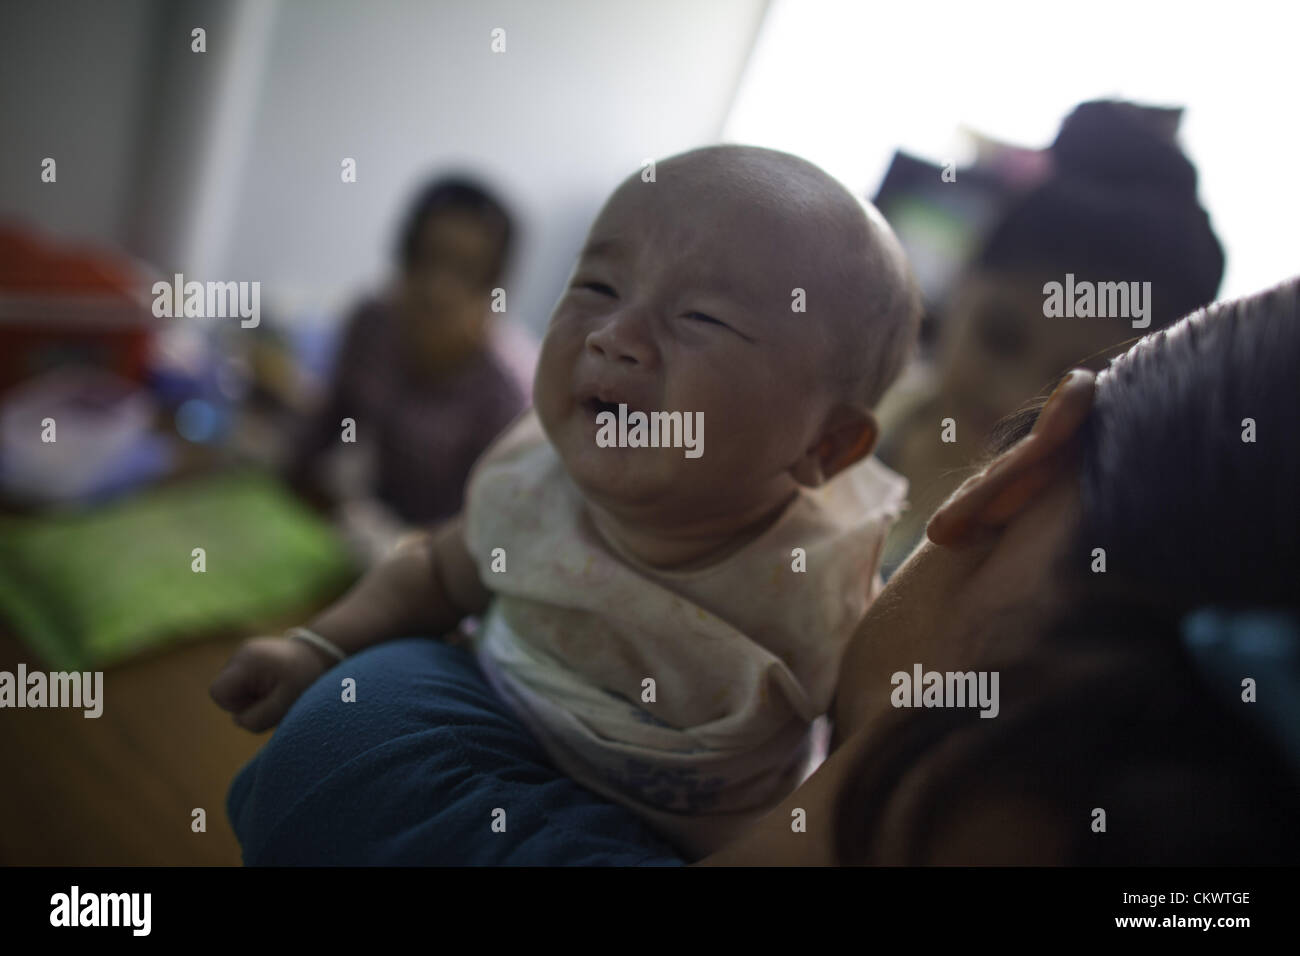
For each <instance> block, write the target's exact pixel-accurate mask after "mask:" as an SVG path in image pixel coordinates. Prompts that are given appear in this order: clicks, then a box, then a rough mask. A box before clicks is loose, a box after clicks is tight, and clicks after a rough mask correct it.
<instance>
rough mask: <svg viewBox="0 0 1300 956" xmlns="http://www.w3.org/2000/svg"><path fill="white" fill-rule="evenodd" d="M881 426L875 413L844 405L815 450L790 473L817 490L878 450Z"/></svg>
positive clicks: (834, 415)
mask: <svg viewBox="0 0 1300 956" xmlns="http://www.w3.org/2000/svg"><path fill="white" fill-rule="evenodd" d="M879 436H880V426H879V425H877V424H876V416H874V415H872V414H871V412H868V411H864V410H862V409H858V408H851V407H849V406H847V405H840V406H837V407H836V408H835V410H834V411H832V412H831V414H830V416H829V417H828V418H827V421H826V425H825V427H823V428H822V431H821V434H820V435H818V436H817V440H816V441H815V442H814V443H813V445H812V447H811V448H809V449H808V450H807V451H806V452H804V454H803V456H802V457H801V458H800V459H799V460H798V461H797V462H795V464H794V466H793V467H792V468H791V469H790V474H791V475H792V476H793V477H794V480H795V481H797V482H799V484H801V485H803V486H805V487H807V488H816V487H818V486H819V485H822V484H825V483H826V482H827V481H830V480H831V479H832V478H834V477H835V476H836V475H837V474H839V473H840V472H841V471H843V470H844V469H845V468H848V467H849V466H850V465H853V464H856V463H857V462H859V461H861V460H862V459H863V458H866V457H867V456H868V455H870V454H871V453H872V451H874V450H875V447H876V439H877V438H879Z"/></svg>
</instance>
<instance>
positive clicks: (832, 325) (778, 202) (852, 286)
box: [615, 145, 921, 409]
mask: <svg viewBox="0 0 1300 956" xmlns="http://www.w3.org/2000/svg"><path fill="white" fill-rule="evenodd" d="M656 183H657V185H659V186H663V187H666V189H668V190H673V191H676V192H677V193H678V194H679V196H680V198H681V199H682V201H683V204H684V206H685V208H687V209H688V210H692V211H694V212H695V213H696V214H702V213H703V212H704V210H705V209H707V208H718V209H721V210H723V215H725V217H726V219H725V222H724V225H726V226H727V227H728V228H729V229H731V230H735V231H744V232H745V233H746V236H747V238H748V239H750V240H754V239H757V240H759V242H760V248H761V247H762V245H766V247H767V248H766V249H763V250H762V251H765V252H766V253H768V254H769V255H770V256H771V257H772V258H773V259H774V260H776V261H779V262H781V263H782V264H783V265H785V266H788V269H785V270H783V271H785V272H787V274H788V275H789V277H790V278H791V281H792V283H793V286H792V288H791V289H788V290H785V291H784V292H783V295H784V298H785V302H786V306H787V308H790V309H791V311H792V312H793V313H794V315H795V316H796V317H798V316H799V315H800V313H799V312H798V311H796V310H797V309H798V308H799V303H798V299H797V297H796V295H795V293H794V289H802V290H804V296H803V300H804V301H803V308H804V309H805V310H806V311H805V312H803V313H802V314H803V316H804V317H806V318H808V319H809V321H808V322H806V323H805V326H806V330H807V334H808V335H809V336H811V337H812V338H813V340H814V342H815V344H816V345H817V346H818V348H819V349H820V350H821V351H820V354H821V363H822V369H823V377H824V380H825V381H826V383H827V385H828V387H829V388H830V390H831V391H832V393H833V394H834V395H835V397H837V398H838V399H839V400H842V401H844V402H846V403H848V404H851V405H854V406H855V407H860V408H865V409H870V408H873V407H874V406H875V405H876V404H877V403H878V402H879V400H880V398H881V396H882V395H883V394H884V392H885V391H886V389H888V388H889V386H890V385H891V384H892V383H893V382H894V380H895V379H896V378H897V377H898V375H899V374H900V373H901V371H902V369H903V367H904V365H905V364H906V363H907V360H908V358H909V357H910V355H911V352H912V349H913V347H914V345H915V342H916V337H917V331H918V328H919V326H920V319H921V297H920V292H919V289H918V287H917V285H916V281H915V279H914V277H913V275H912V271H911V268H910V266H909V265H908V262H907V258H906V256H905V254H904V253H903V249H902V247H901V245H900V244H899V242H898V239H897V238H896V237H895V236H894V233H893V230H891V229H890V228H889V225H888V223H886V222H885V220H884V218H883V217H882V216H881V215H880V213H879V212H878V211H877V210H876V209H875V207H874V206H872V205H871V204H870V203H867V202H864V201H862V200H860V199H858V198H857V197H855V196H854V195H853V194H852V193H850V192H849V191H848V190H847V189H845V188H844V186H843V185H842V184H841V183H840V182H839V181H838V180H836V179H834V178H833V177H831V176H830V175H828V174H827V173H826V172H825V171H824V170H822V169H821V168H820V167H818V166H815V165H814V164H812V163H810V162H808V161H807V160H805V159H801V158H799V157H798V156H795V155H792V154H790V153H784V152H780V151H778V150H772V149H763V148H759V147H755V146H732V145H723V146H706V147H702V148H700V149H695V150H691V151H689V152H686V153H681V154H679V155H677V156H673V157H671V158H669V159H667V160H664V161H662V162H661V163H659V164H658V169H657V171H656ZM638 187H640V188H642V189H644V185H643V184H642V181H641V177H640V176H634V177H632V178H630V179H629V180H628V181H627V182H626V183H624V185H623V186H622V187H620V190H619V191H620V192H622V191H623V190H626V189H636V188H638ZM615 195H617V193H616V194H615ZM737 210H744V212H743V213H739V214H738V213H737ZM715 239H717V240H719V241H726V239H727V237H726V235H718V236H715Z"/></svg>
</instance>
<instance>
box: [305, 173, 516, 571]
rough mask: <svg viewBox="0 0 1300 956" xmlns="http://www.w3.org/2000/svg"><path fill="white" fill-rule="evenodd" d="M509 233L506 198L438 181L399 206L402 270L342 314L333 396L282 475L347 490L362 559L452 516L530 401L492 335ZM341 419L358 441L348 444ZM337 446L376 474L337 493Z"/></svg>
mask: <svg viewBox="0 0 1300 956" xmlns="http://www.w3.org/2000/svg"><path fill="white" fill-rule="evenodd" d="M512 232H513V227H512V223H511V219H510V216H509V214H508V213H507V212H506V210H505V208H504V207H503V206H502V205H501V204H500V203H499V202H498V201H497V200H496V199H494V198H493V197H492V196H490V195H489V194H488V193H487V192H486V191H484V190H483V189H482V188H481V187H480V186H478V185H476V184H475V183H473V182H471V181H468V180H464V179H451V178H449V179H439V180H436V181H435V182H433V183H431V184H430V185H428V186H427V187H425V189H424V190H423V191H422V192H421V193H420V195H419V196H418V197H417V198H416V200H415V202H414V204H413V205H412V207H411V210H410V212H409V213H408V214H407V218H406V221H405V224H404V225H403V228H402V231H401V233H400V236H399V239H398V244H397V250H396V251H397V259H398V265H399V266H400V270H401V271H400V275H399V276H398V277H397V279H396V281H395V282H394V283H393V285H392V287H391V288H390V290H389V291H388V292H387V293H386V294H384V295H382V296H380V297H377V298H372V299H368V300H366V301H364V302H362V303H361V304H360V305H359V306H358V307H357V308H356V310H355V311H354V312H353V313H352V315H351V316H350V317H349V319H348V320H347V323H346V325H345V327H344V331H343V333H342V339H341V344H340V347H339V350H338V353H337V354H338V359H337V361H336V364H335V371H334V374H333V381H332V382H331V385H330V389H329V394H328V397H327V399H326V401H325V402H324V404H323V405H322V406H321V407H320V409H319V410H318V412H317V413H316V414H315V415H313V416H312V417H311V419H310V421H309V422H307V423H306V425H305V427H304V428H303V430H302V432H301V434H300V435H299V436H298V439H297V441H296V444H295V447H294V450H293V452H292V455H291V457H290V461H289V465H288V475H287V477H288V479H289V481H290V483H291V484H293V485H294V486H295V487H296V488H298V489H299V490H300V491H301V492H303V493H305V494H307V495H308V496H310V497H315V498H317V499H320V498H324V499H326V500H330V499H338V498H340V497H342V498H344V499H345V500H344V501H343V506H344V512H343V519H344V524H345V527H348V528H349V530H350V532H351V533H352V536H353V537H354V541H355V543H356V544H357V545H358V546H359V547H360V548H361V549H362V550H363V552H366V553H367V556H369V557H372V558H377V557H380V556H382V554H383V552H384V551H385V550H386V549H387V546H388V545H389V544H391V543H392V541H394V540H395V539H396V538H397V537H398V536H400V534H401V533H402V532H403V531H405V530H406V529H407V528H408V527H409V526H418V525H428V524H433V523H436V522H438V521H440V520H442V519H444V518H446V517H448V516H449V515H452V514H455V513H457V512H458V511H459V510H460V508H461V504H462V502H461V494H462V490H463V488H464V485H465V478H466V476H467V475H468V474H469V470H470V468H471V467H472V466H473V464H474V462H475V461H476V460H477V459H478V457H479V455H480V454H481V453H482V451H483V450H484V449H485V448H486V447H487V446H488V444H490V443H491V441H492V439H493V438H495V437H496V435H497V433H498V432H500V431H501V430H502V429H503V428H504V427H505V426H506V425H507V424H508V423H509V422H510V421H511V420H512V419H514V418H515V416H517V415H518V414H519V413H520V412H521V411H522V410H523V409H524V408H525V407H526V406H527V404H528V399H527V391H526V389H525V387H524V383H522V382H521V381H520V380H519V377H518V376H517V375H514V374H512V372H511V371H510V369H509V367H508V366H507V364H506V363H505V361H503V359H502V358H501V357H500V356H499V355H498V354H497V353H496V352H495V350H494V349H493V347H492V345H491V344H490V334H491V331H492V329H491V324H490V319H491V315H490V313H491V303H492V295H493V289H494V288H496V287H497V286H498V285H499V283H500V281H501V278H502V276H503V275H504V273H505V269H506V265H507V262H508V258H509V254H510V248H511V236H512ZM347 418H350V419H352V420H353V421H354V422H355V423H356V424H355V436H354V437H355V441H354V442H346V441H345V433H344V425H343V420H344V419H347ZM331 450H332V451H336V452H343V451H350V452H353V453H354V461H360V462H361V463H362V464H363V467H364V466H368V467H369V468H370V469H371V470H372V471H371V473H370V474H365V473H364V472H363V473H362V474H361V475H360V476H354V479H353V482H352V484H353V487H351V488H344V489H341V490H340V489H338V488H333V489H331V488H330V487H329V482H328V481H326V480H325V474H324V472H325V469H324V467H323V465H324V461H325V459H326V455H325V453H326V452H328V451H331ZM357 453H359V454H357Z"/></svg>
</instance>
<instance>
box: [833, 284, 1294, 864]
mask: <svg viewBox="0 0 1300 956" xmlns="http://www.w3.org/2000/svg"><path fill="white" fill-rule="evenodd" d="M1297 364H1300V280H1291V281H1289V282H1287V283H1284V284H1282V285H1279V286H1277V287H1275V288H1273V289H1270V290H1268V291H1266V292H1263V293H1260V294H1258V295H1254V296H1250V297H1248V298H1244V299H1239V300H1235V301H1230V302H1225V303H1218V304H1215V305H1213V306H1210V307H1209V308H1208V309H1205V310H1203V311H1201V312H1199V313H1197V314H1194V315H1192V316H1189V317H1188V318H1186V319H1184V320H1183V321H1181V322H1179V323H1177V324H1176V325H1174V326H1172V327H1170V328H1168V329H1165V330H1162V331H1160V332H1157V333H1155V334H1153V335H1151V336H1148V337H1147V338H1146V339H1144V340H1143V341H1142V342H1141V343H1139V344H1138V345H1137V346H1136V347H1134V348H1133V349H1132V350H1130V351H1129V352H1128V353H1127V354H1125V355H1123V356H1121V357H1120V358H1118V359H1116V360H1115V361H1114V362H1113V363H1112V364H1111V366H1110V367H1109V369H1108V370H1107V372H1106V373H1104V374H1103V376H1101V377H1100V378H1099V380H1098V384H1097V393H1096V397H1095V401H1094V405H1093V409H1092V411H1091V413H1090V416H1089V419H1088V421H1087V422H1086V423H1085V425H1084V426H1083V428H1082V430H1081V432H1080V435H1079V443H1080V459H1079V461H1080V469H1079V482H1080V495H1081V502H1080V503H1081V510H1082V518H1081V523H1080V527H1079V529H1078V534H1077V538H1076V541H1075V544H1074V547H1073V548H1072V551H1071V553H1070V555H1069V556H1068V565H1069V567H1068V570H1065V571H1063V572H1062V573H1064V574H1069V575H1072V576H1073V577H1074V580H1075V581H1076V582H1077V583H1078V585H1079V586H1080V588H1081V593H1083V594H1085V595H1086V597H1085V598H1084V599H1083V600H1082V601H1081V602H1080V606H1078V607H1075V608H1068V609H1062V612H1063V613H1062V615H1061V620H1060V623H1059V624H1058V625H1057V626H1056V627H1055V628H1053V629H1051V631H1050V633H1048V634H1046V635H1044V636H1043V637H1042V638H1041V639H1040V640H1038V641H1034V642H1031V643H1030V644H1029V645H1027V646H1028V647H1030V650H1029V651H1028V653H1027V654H1025V655H1022V656H1019V657H1015V656H1011V657H1009V658H1008V664H1007V666H1005V667H1001V668H999V667H997V662H992V663H990V664H989V665H988V666H989V667H990V669H997V670H999V672H1000V675H1001V688H1000V691H1001V692H1000V697H1001V702H1002V708H1001V713H1000V714H999V716H998V717H997V718H995V719H992V720H981V719H978V717H977V716H976V715H975V714H974V713H973V712H972V711H970V710H960V709H946V710H945V709H935V710H916V711H911V710H899V711H896V712H894V713H893V714H890V715H888V716H887V718H886V720H884V721H882V722H881V723H882V726H881V727H879V728H877V729H875V730H874V731H873V732H875V733H878V735H879V737H878V740H877V741H876V744H875V746H873V747H872V748H871V749H870V750H869V751H866V752H864V754H863V756H862V759H861V765H860V766H859V768H858V769H857V772H856V774H855V777H854V782H853V783H852V784H851V785H850V786H849V787H848V788H846V790H845V791H844V793H843V795H842V798H841V800H840V803H839V806H838V808H837V811H836V825H837V827H838V829H837V847H838V852H839V856H840V859H841V861H842V862H845V863H904V864H906V863H917V862H920V861H922V860H925V859H931V858H933V853H934V850H935V847H934V846H933V845H932V843H931V842H930V836H931V834H933V833H935V832H940V831H941V829H942V827H941V826H940V824H941V823H942V821H944V820H945V819H951V818H952V817H953V816H960V814H961V813H962V812H963V808H964V807H968V806H970V801H972V800H975V799H977V797H978V796H980V795H983V796H984V797H986V798H991V799H993V800H994V801H996V800H997V798H998V797H999V796H1004V797H1010V796H1014V795H1016V794H1023V795H1025V796H1026V797H1027V798H1032V799H1033V800H1034V801H1037V802H1038V804H1039V805H1042V806H1047V807H1049V808H1050V812H1051V814H1052V817H1053V819H1054V820H1055V821H1056V822H1057V824H1058V826H1059V832H1060V833H1061V834H1063V835H1064V837H1065V839H1066V845H1065V851H1064V853H1065V857H1066V859H1064V860H1062V862H1066V863H1072V864H1111V865H1133V864H1161V865H1230V864H1240V865H1250V864H1261V863H1288V864H1294V863H1295V862H1296V860H1297V859H1300V779H1298V778H1297V774H1296V772H1295V771H1294V770H1288V764H1287V760H1286V755H1285V753H1284V752H1283V750H1282V749H1281V747H1280V745H1279V744H1278V743H1277V741H1276V739H1273V738H1270V737H1269V736H1268V735H1267V734H1264V733H1262V732H1261V731H1260V729H1259V727H1258V725H1256V724H1255V723H1253V722H1252V721H1251V720H1250V719H1249V718H1248V717H1247V713H1248V708H1249V707H1251V706H1253V705H1250V704H1242V703H1240V702H1234V701H1233V700H1232V698H1231V696H1230V695H1229V696H1228V697H1227V698H1226V699H1225V697H1224V696H1223V695H1222V694H1221V693H1215V692H1212V688H1211V686H1210V684H1211V681H1210V680H1209V679H1208V678H1207V676H1206V674H1205V672H1204V670H1203V669H1200V668H1198V667H1197V666H1196V665H1195V662H1194V661H1193V659H1192V657H1191V656H1190V654H1189V653H1188V651H1187V649H1186V647H1185V645H1184V643H1183V641H1182V639H1181V630H1180V623H1181V622H1182V620H1183V618H1184V615H1185V614H1187V613H1188V612H1190V611H1193V610H1195V609H1197V608H1200V607H1206V606H1214V607H1218V608H1228V609H1244V608H1271V609H1279V610H1282V611H1283V612H1286V613H1290V614H1295V613H1296V612H1297V611H1300V589H1298V588H1297V586H1296V582H1297V581H1300V497H1298V496H1297V495H1296V489H1297V488H1300V441H1297V435H1300V402H1297V400H1296V386H1295V380H1294V375H1295V368H1296V366H1297ZM1035 414H1036V410H1028V411H1027V412H1025V413H1022V414H1021V415H1020V416H1019V418H1018V420H1017V421H1016V422H1015V423H1014V424H1013V425H1012V426H1011V427H1009V428H1007V429H1005V430H1004V431H1003V434H1002V437H1001V440H1002V444H1003V447H1009V446H1010V445H1011V444H1013V443H1014V441H1015V440H1016V439H1017V438H1019V437H1020V436H1022V435H1024V434H1025V433H1027V431H1028V429H1029V427H1031V425H1032V423H1033V420H1034V417H1035ZM1247 418H1249V419H1253V420H1254V423H1255V441H1254V442H1247V441H1243V428H1244V426H1243V419H1247ZM1098 547H1100V548H1104V549H1105V553H1106V559H1107V568H1106V573H1105V574H1095V573H1092V571H1091V569H1090V562H1089V556H1090V555H1091V553H1092V549H1094V548H1098ZM1120 585H1122V587H1120ZM997 626H998V627H999V628H1007V629H1008V630H1009V631H1014V624H1012V623H1011V622H999V623H998V624H997ZM1292 650H1294V649H1292ZM981 666H985V665H981ZM1243 676H1254V677H1255V678H1256V679H1257V680H1258V682H1259V685H1260V687H1261V691H1260V692H1261V693H1264V692H1265V691H1267V692H1269V693H1281V692H1283V690H1284V689H1283V688H1279V687H1278V686H1277V685H1276V682H1275V684H1274V685H1273V686H1269V685H1268V682H1267V680H1268V677H1269V676H1270V675H1267V674H1253V675H1243V674H1236V673H1235V672H1234V673H1233V674H1228V675H1224V677H1223V681H1222V683H1223V684H1224V685H1225V686H1228V687H1236V688H1237V690H1238V691H1239V690H1240V686H1239V681H1240V679H1241V677H1243ZM1222 689H1223V688H1219V691H1222ZM1291 691H1292V692H1294V688H1292V689H1291ZM972 717H975V718H976V719H972ZM885 724H888V726H883V725H885ZM918 767H923V768H925V770H926V771H927V776H926V779H927V781H928V782H927V785H926V786H925V787H924V789H923V791H922V792H920V793H919V794H915V795H914V798H913V799H914V803H913V805H912V810H911V811H910V812H909V813H908V814H907V820H908V825H907V827H906V829H907V831H908V832H906V833H904V834H902V843H901V844H899V843H896V842H894V841H893V840H891V841H890V845H891V846H895V847H896V846H899V845H902V846H905V847H906V848H907V849H906V850H905V851H903V852H902V858H897V854H892V853H891V854H885V852H884V851H882V849H881V847H882V842H881V840H880V839H879V837H880V833H879V831H878V829H877V824H878V822H879V820H880V818H881V816H882V815H883V811H884V809H885V808H886V807H887V806H888V805H889V802H890V799H891V797H892V796H894V794H895V793H896V792H897V791H898V788H899V786H900V783H901V781H902V780H903V778H904V777H905V776H906V775H908V774H909V773H912V772H913V771H915V770H917V769H918ZM1097 808H1102V809H1104V810H1105V811H1106V816H1107V828H1106V831H1105V832H1095V831H1094V830H1093V828H1092V827H1091V826H1090V820H1091V814H1093V812H1094V810H1095V809H1097ZM897 836H898V834H895V837H897ZM886 856H888V858H886Z"/></svg>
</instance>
